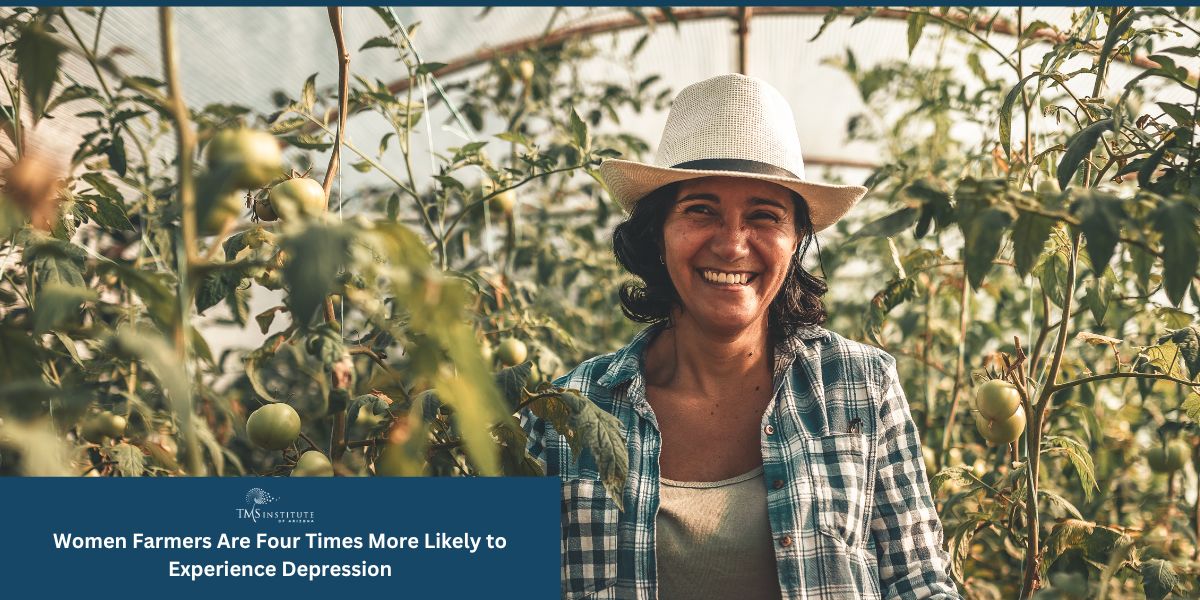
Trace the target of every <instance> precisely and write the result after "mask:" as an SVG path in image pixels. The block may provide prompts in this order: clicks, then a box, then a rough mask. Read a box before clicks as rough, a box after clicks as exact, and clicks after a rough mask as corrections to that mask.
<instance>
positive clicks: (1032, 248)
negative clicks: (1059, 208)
mask: <svg viewBox="0 0 1200 600" xmlns="http://www.w3.org/2000/svg"><path fill="white" fill-rule="evenodd" d="M1052 229H1054V220H1053V219H1051V218H1049V217H1044V216H1042V215H1038V214H1034V213H1030V212H1021V213H1020V214H1019V215H1018V216H1017V222H1016V223H1015V224H1013V230H1012V241H1013V262H1014V263H1015V264H1016V267H1017V273H1018V274H1020V275H1021V276H1025V275H1028V274H1029V272H1030V271H1032V270H1033V267H1034V265H1035V264H1037V259H1038V257H1039V256H1041V255H1042V251H1044V250H1045V248H1046V240H1048V239H1050V231H1051V230H1052Z"/></svg>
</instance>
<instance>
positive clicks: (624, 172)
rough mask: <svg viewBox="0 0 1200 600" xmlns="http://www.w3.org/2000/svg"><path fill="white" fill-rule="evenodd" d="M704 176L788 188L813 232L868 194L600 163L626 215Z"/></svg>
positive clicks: (854, 188)
mask: <svg viewBox="0 0 1200 600" xmlns="http://www.w3.org/2000/svg"><path fill="white" fill-rule="evenodd" d="M702 177H742V178H746V179H759V180H762V181H769V182H771V183H774V184H777V185H780V186H783V187H785V188H788V189H789V190H792V191H794V192H796V193H797V194H800V196H802V197H803V198H804V200H805V202H806V203H807V204H808V210H809V215H810V218H811V219H812V224H813V231H814V232H817V231H821V230H822V229H825V228H827V227H829V226H830V225H833V224H834V223H837V222H838V220H840V219H841V218H842V217H843V216H845V214H846V213H847V212H848V211H849V210H850V209H851V207H853V206H854V205H855V203H857V202H858V201H859V200H861V199H862V197H863V196H864V195H866V193H867V188H865V187H863V186H861V185H832V184H827V183H816V182H812V181H804V180H802V179H793V178H791V177H779V176H775V175H759V174H757V173H746V172H743V171H708V170H693V169H674V168H671V167H658V166H654V165H648V164H644V163H639V162H634V161H630V160H621V159H619V158H610V159H608V160H605V161H604V162H603V163H601V164H600V178H601V179H603V180H604V184H605V185H606V186H608V191H609V192H610V193H611V194H612V196H613V199H614V200H616V201H617V203H618V204H620V205H621V207H622V208H624V209H625V211H626V212H632V211H633V206H634V205H635V204H637V202H638V200H641V199H642V198H644V197H646V195H647V194H649V193H650V192H653V191H654V190H656V189H658V188H660V187H662V186H664V185H668V184H671V183H676V182H679V181H688V180H691V179H700V178H702Z"/></svg>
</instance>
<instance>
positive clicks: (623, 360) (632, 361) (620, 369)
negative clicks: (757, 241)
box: [596, 321, 829, 389]
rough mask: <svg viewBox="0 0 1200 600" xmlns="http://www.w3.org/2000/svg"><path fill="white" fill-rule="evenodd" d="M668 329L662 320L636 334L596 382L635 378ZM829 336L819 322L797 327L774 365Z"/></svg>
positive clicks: (790, 359) (607, 383) (617, 383)
mask: <svg viewBox="0 0 1200 600" xmlns="http://www.w3.org/2000/svg"><path fill="white" fill-rule="evenodd" d="M665 328H666V322H665V321H664V322H659V323H655V324H653V325H650V326H649V327H646V328H645V329H643V330H642V331H640V332H639V333H638V334H637V335H635V336H633V340H631V341H630V342H629V343H628V344H626V345H625V346H624V347H623V348H621V349H620V350H617V351H616V352H615V353H614V354H613V359H612V362H611V363H610V364H609V366H608V369H607V370H606V371H605V372H604V374H603V375H601V376H600V379H598V380H597V381H596V383H597V384H598V385H601V386H604V387H606V388H609V389H612V388H616V387H617V386H620V385H622V384H624V383H627V382H628V381H630V380H632V379H633V378H634V376H636V375H637V374H638V373H640V372H641V370H642V354H643V352H644V351H645V349H646V346H647V345H648V344H649V343H650V340H652V339H654V337H655V336H656V335H658V334H659V332H661V331H662V330H663V329H665ZM828 337H829V331H828V330H827V329H825V328H824V327H821V326H819V325H805V326H802V327H799V328H797V329H796V331H795V332H794V333H793V334H792V335H791V336H789V337H787V338H785V339H784V340H782V341H781V342H779V343H778V344H776V345H775V364H776V365H785V366H790V365H791V364H792V362H793V361H794V360H795V358H796V356H797V355H799V354H800V353H802V352H803V351H804V346H805V342H807V341H811V340H819V339H826V338H828Z"/></svg>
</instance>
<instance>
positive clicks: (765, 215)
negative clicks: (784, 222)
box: [750, 211, 780, 223]
mask: <svg viewBox="0 0 1200 600" xmlns="http://www.w3.org/2000/svg"><path fill="white" fill-rule="evenodd" d="M750 218H752V219H762V220H766V221H769V222H771V223H778V222H779V221H780V219H779V215H777V214H775V213H773V212H766V211H762V212H756V213H754V214H752V215H750Z"/></svg>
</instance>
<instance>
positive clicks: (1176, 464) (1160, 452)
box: [1146, 440, 1192, 473]
mask: <svg viewBox="0 0 1200 600" xmlns="http://www.w3.org/2000/svg"><path fill="white" fill-rule="evenodd" d="M1191 453H1192V449H1191V447H1190V446H1188V445H1187V442H1185V441H1183V440H1172V441H1170V442H1166V443H1163V444H1159V445H1157V446H1154V447H1153V448H1150V449H1149V450H1147V451H1146V462H1147V463H1149V464H1150V470H1152V471H1154V472H1155V473H1174V472H1175V471H1178V470H1179V469H1182V468H1183V465H1185V464H1187V461H1188V458H1189V457H1190V456H1191Z"/></svg>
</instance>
